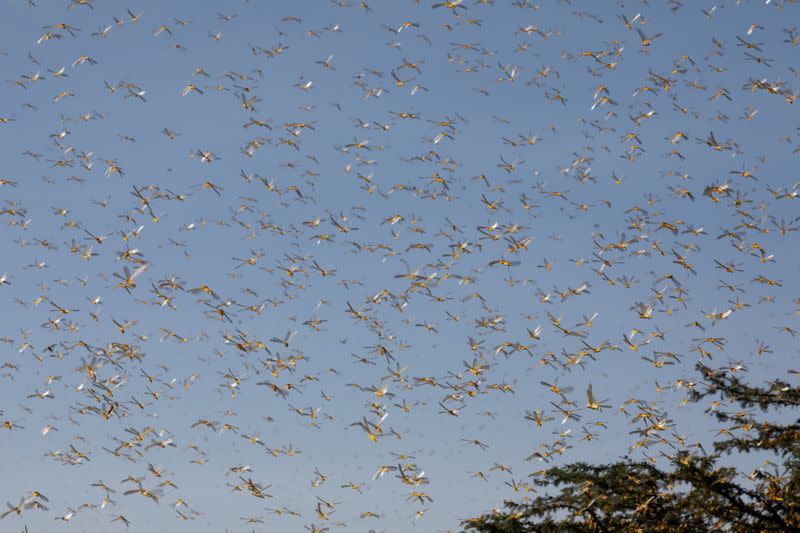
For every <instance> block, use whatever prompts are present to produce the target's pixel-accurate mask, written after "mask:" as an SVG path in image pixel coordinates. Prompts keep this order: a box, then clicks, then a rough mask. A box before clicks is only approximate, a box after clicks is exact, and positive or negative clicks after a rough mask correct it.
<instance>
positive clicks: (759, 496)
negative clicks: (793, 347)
mask: <svg viewBox="0 0 800 533" xmlns="http://www.w3.org/2000/svg"><path fill="white" fill-rule="evenodd" d="M697 368H698V370H699V371H700V372H701V373H702V375H703V377H704V382H705V383H704V384H703V386H702V387H699V386H695V387H693V388H692V389H691V391H690V394H689V399H690V400H691V401H694V402H697V401H699V400H702V399H704V398H706V397H709V396H712V397H716V396H718V395H719V396H721V397H722V401H717V400H715V401H714V407H715V408H714V409H709V410H708V411H707V412H711V413H713V415H714V416H715V417H716V418H717V420H719V421H720V422H721V423H722V424H723V425H724V426H726V428H725V429H723V430H722V431H721V432H720V434H721V435H725V436H726V438H724V439H722V440H718V441H716V442H715V443H714V450H713V453H711V454H706V453H705V452H703V453H702V455H701V454H699V453H696V452H694V451H690V449H689V447H684V448H683V449H681V450H680V451H678V452H676V453H675V454H672V455H667V457H668V458H669V462H668V466H669V468H668V469H665V470H662V469H659V468H657V467H656V466H655V465H654V464H651V463H650V462H635V461H631V460H623V461H620V462H617V463H613V464H606V465H591V464H587V463H585V462H577V463H572V464H569V465H566V466H563V467H555V468H550V469H548V470H545V471H544V472H543V473H542V475H541V477H539V478H538V479H536V480H535V481H534V484H535V485H536V486H538V487H541V488H542V489H544V491H543V492H544V494H543V495H540V496H538V497H536V498H533V499H529V500H527V501H524V502H513V501H507V502H505V508H504V509H502V510H498V511H495V512H492V513H489V514H486V515H483V516H480V517H477V518H468V519H466V520H464V521H463V523H462V526H463V527H464V528H465V529H466V530H467V531H477V532H485V533H501V532H502V533H525V532H533V531H666V530H672V531H709V530H714V529H721V530H727V531H742V532H744V531H747V532H752V531H800V419H798V420H796V421H795V422H794V423H791V424H786V425H781V424H778V423H773V422H769V421H766V420H764V418H765V416H764V415H765V414H766V413H767V412H768V411H770V410H772V411H778V412H779V413H780V414H786V412H787V410H788V409H791V408H797V407H799V406H800V387H792V386H790V385H789V384H788V383H786V382H784V381H782V380H775V381H771V382H769V383H768V384H767V386H766V387H764V388H758V387H752V386H748V385H746V384H745V383H743V382H741V381H740V380H739V379H738V377H736V376H735V375H733V372H732V371H731V370H728V369H725V370H714V369H711V368H709V367H706V366H704V365H702V364H698V365H697ZM721 405H728V406H734V405H735V406H738V407H739V408H740V409H739V410H737V411H730V410H724V409H719V408H718V407H719V406H721ZM753 408H755V409H753ZM753 411H755V412H753ZM757 415H758V416H757ZM699 449H700V450H701V451H702V448H701V447H700V448H699ZM756 451H768V452H772V454H773V455H774V457H775V459H776V461H778V462H780V463H782V464H780V465H779V464H777V463H776V462H773V461H769V460H768V461H765V462H764V463H763V465H764V466H762V467H760V468H757V469H756V470H754V471H753V472H752V473H750V474H744V473H741V472H739V471H737V469H736V468H732V467H724V466H720V465H719V464H718V463H719V460H720V459H721V457H722V456H723V455H731V454H747V453H752V452H756ZM665 455H666V454H665ZM548 489H549V490H548Z"/></svg>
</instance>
